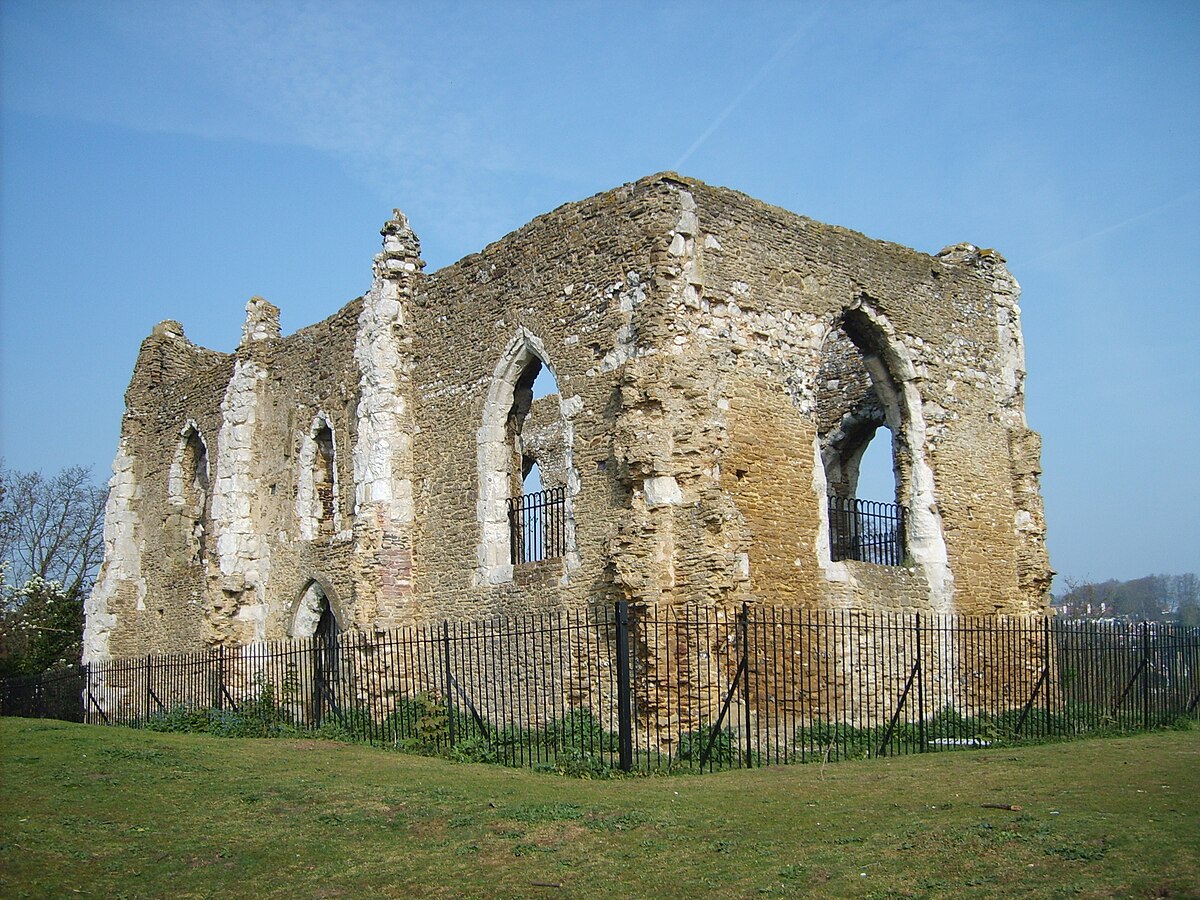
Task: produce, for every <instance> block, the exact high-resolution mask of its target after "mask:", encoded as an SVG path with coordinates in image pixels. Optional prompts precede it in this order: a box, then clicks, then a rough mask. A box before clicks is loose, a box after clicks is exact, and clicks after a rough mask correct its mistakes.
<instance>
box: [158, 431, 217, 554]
mask: <svg viewBox="0 0 1200 900" xmlns="http://www.w3.org/2000/svg"><path fill="white" fill-rule="evenodd" d="M210 494H211V491H210V470H209V462H208V444H207V443H206V442H205V440H204V436H203V434H201V432H200V428H199V426H198V425H197V424H196V422H195V420H193V419H188V421H187V422H185V423H184V426H183V428H181V429H180V431H179V442H178V444H177V445H176V447H175V454H174V456H173V457H172V459H171V467H170V470H169V471H168V474H167V502H168V504H169V505H171V506H173V507H176V508H177V509H178V510H179V517H180V525H181V531H182V536H183V542H184V544H185V545H186V546H187V547H188V550H189V554H190V560H191V562H193V563H203V561H204V559H205V553H206V536H207V533H208V528H209V515H208V503H209V498H210Z"/></svg>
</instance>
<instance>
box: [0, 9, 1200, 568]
mask: <svg viewBox="0 0 1200 900" xmlns="http://www.w3.org/2000/svg"><path fill="white" fill-rule="evenodd" d="M0 28H2V33H0V41H2V45H0V65H2V66H3V70H2V78H0V99H2V107H0V177H2V181H0V303H2V305H0V454H2V455H3V457H4V458H5V460H6V462H7V464H8V465H10V466H12V467H15V468H19V469H33V468H38V469H42V470H45V471H52V470H56V469H58V468H61V467H62V466H64V465H69V464H74V463H80V464H83V465H89V466H92V467H93V469H94V470H95V472H96V474H97V477H98V478H106V477H107V470H108V466H109V464H110V462H111V458H112V455H113V452H114V450H115V448H116V441H117V434H118V428H119V424H120V416H121V411H122V394H123V392H124V389H125V386H126V384H127V382H128V379H129V376H130V373H131V370H132V366H133V361H134V358H135V355H136V353H137V348H138V344H139V342H140V341H141V339H142V338H143V337H145V336H146V335H147V334H148V333H149V331H150V329H151V327H152V326H153V325H154V323H155V322H157V321H160V320H162V319H166V318H173V319H178V320H180V321H182V322H183V324H184V326H185V329H186V331H187V334H188V336H189V337H190V338H191V339H192V340H194V341H196V342H197V343H200V344H203V345H205V346H209V347H214V348H217V349H221V350H230V349H232V348H233V347H234V345H235V344H236V342H237V339H238V335H239V331H240V326H241V321H242V317H243V306H244V304H245V302H246V300H247V299H248V298H249V297H250V296H251V295H254V294H259V295H262V296H265V297H267V298H268V299H269V300H271V301H272V302H274V303H276V304H277V305H279V306H280V307H282V310H283V325H284V329H285V331H292V330H295V329H297V328H299V327H302V326H304V325H306V324H309V323H311V322H314V321H317V320H319V319H321V318H324V317H325V316H326V315H328V314H330V313H331V312H333V311H334V310H336V309H337V308H338V307H340V306H341V305H342V304H343V303H345V302H346V301H348V300H350V299H352V298H353V297H355V296H357V295H359V294H361V293H362V292H363V291H365V290H366V289H367V287H368V286H369V283H370V265H371V257H372V255H373V254H374V253H375V252H376V251H377V249H378V246H379V236H378V228H379V226H380V225H381V224H382V223H383V221H384V220H385V219H386V218H388V216H389V215H390V212H391V209H392V207H393V206H398V207H401V208H402V209H404V211H405V212H406V213H407V214H408V215H409V217H410V219H411V220H412V222H413V225H414V227H415V228H416V230H417V232H418V234H419V235H420V236H421V239H422V242H423V248H424V256H425V258H426V260H427V261H428V262H429V267H430V270H431V271H432V270H433V269H436V268H439V267H440V266H443V265H445V264H447V263H450V262H453V261H454V260H456V259H458V258H460V257H462V256H464V255H465V254H467V253H470V252H472V251H474V250H478V249H480V248H481V247H483V246H484V245H485V244H486V243H488V242H489V241H492V240H495V239H496V238H498V237H500V236H502V235H503V234H505V233H507V232H508V231H510V230H512V229H514V228H516V227H518V226H520V225H521V224H523V223H524V222H526V221H528V220H529V219H530V218H532V217H534V216H536V215H538V214H540V213H542V212H546V211H548V210H550V209H553V208H555V207H556V206H558V205H560V204H562V203H565V202H568V201H571V200H576V199H579V198H582V197H586V196H589V195H591V194H593V193H596V192H597V191H601V190H606V189H608V188H611V187H614V186H616V185H618V184H621V183H623V182H627V181H631V180H634V179H636V178H638V177H641V176H643V175H647V174H650V173H652V172H656V171H660V170H664V169H677V170H678V171H681V172H683V173H684V174H687V175H690V176H694V177H697V178H701V179H703V180H705V181H708V182H709V183H712V184H719V185H725V186H729V187H733V188H736V189H738V190H741V191H744V192H746V193H748V194H750V195H751V196H754V197H758V198H760V199H762V200H765V201H768V202H770V203H774V204H777V205H779V206H782V207H785V208H787V209H790V210H793V211H795V212H798V213H802V214H804V215H808V216H812V217H813V218H816V219H820V220H822V221H826V222H831V223H835V224H839V225H845V226H847V227H849V228H853V229H855V230H858V231H862V232H864V233H866V234H868V235H871V236H872V237H877V238H882V239H886V240H891V241H896V242H898V243H901V244H905V245H908V246H911V247H915V248H917V249H919V250H922V251H926V252H936V251H937V250H939V249H940V248H941V247H943V246H946V245H948V244H952V243H956V242H959V241H970V242H972V243H975V244H978V245H980V246H990V247H995V248H997V249H999V250H1000V251H1001V252H1002V253H1003V254H1004V255H1005V256H1006V257H1007V259H1008V261H1009V266H1010V268H1011V269H1012V271H1013V273H1014V274H1015V275H1016V277H1017V278H1018V280H1019V281H1020V282H1021V284H1022V287H1023V289H1024V294H1023V298H1022V308H1023V311H1024V328H1025V338H1026V346H1027V353H1028V367H1029V381H1028V386H1027V409H1028V415H1029V420H1030V424H1031V425H1032V427H1034V428H1036V429H1037V430H1039V431H1040V432H1041V433H1042V434H1043V436H1044V442H1045V446H1044V457H1043V463H1044V468H1045V475H1044V477H1043V490H1044V494H1045V497H1046V504H1047V513H1048V517H1049V528H1050V551H1051V561H1052V564H1053V565H1054V567H1055V568H1056V569H1058V570H1059V572H1060V573H1061V575H1062V576H1066V577H1071V578H1089V579H1093V580H1102V579H1105V578H1110V577H1114V578H1132V577H1136V576H1140V575H1143V574H1148V573H1151V572H1165V573H1176V572H1184V571H1194V570H1196V569H1200V552H1198V550H1197V548H1198V547H1200V512H1198V510H1200V467H1198V466H1197V465H1196V458H1197V448H1198V447H1200V421H1198V420H1200V415H1198V413H1200V352H1198V351H1200V296H1198V289H1197V275H1196V271H1195V268H1196V266H1195V264H1196V261H1197V260H1198V259H1200V252H1198V251H1200V141H1198V140H1197V139H1198V137H1200V63H1198V62H1197V60H1200V4H1197V3H1195V2H1187V3H1168V2H1145V3H1139V4H1134V3H1132V2H1130V3H1105V2H1090V3H1065V2H1064V3H1036V4H1027V3H996V4H992V3H981V2H974V3H951V4H931V3H881V4H875V3H803V2H798V3H744V4H728V3H705V2H700V0H689V2H683V3H645V4H632V3H617V2H603V3H600V2H597V3H587V2H582V3H571V2H566V3H556V4H551V3H532V4H519V3H512V4H498V3H495V4H469V3H463V4H449V3H445V4H443V3H437V4H435V3H427V4H426V3H422V4H405V3H399V2H394V0H393V2H386V3H378V4H376V3H338V2H323V3H312V4H308V3H283V2H258V3H226V2H220V3H206V2H200V0H192V2H187V3H177V2H172V0H157V2H153V3H140V2H134V0H123V2H120V3H105V2H99V0H89V2H71V0H56V2H46V0H39V2H29V0H5V2H4V3H3V5H2V6H0ZM1061 586H1062V579H1061V578H1060V580H1059V582H1058V587H1059V588H1061Z"/></svg>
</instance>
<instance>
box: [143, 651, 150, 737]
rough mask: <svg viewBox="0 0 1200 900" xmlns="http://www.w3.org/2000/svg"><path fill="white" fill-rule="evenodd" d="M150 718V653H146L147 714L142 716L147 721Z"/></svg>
mask: <svg viewBox="0 0 1200 900" xmlns="http://www.w3.org/2000/svg"><path fill="white" fill-rule="evenodd" d="M149 718H150V654H149V653H147V654H146V714H145V715H144V716H142V721H143V722H145V721H147V720H148V719H149Z"/></svg>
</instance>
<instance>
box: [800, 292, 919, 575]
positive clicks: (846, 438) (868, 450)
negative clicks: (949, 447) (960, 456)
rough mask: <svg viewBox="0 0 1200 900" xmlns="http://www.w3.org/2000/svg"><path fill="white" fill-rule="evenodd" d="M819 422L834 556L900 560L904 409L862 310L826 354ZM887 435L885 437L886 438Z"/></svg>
mask: <svg viewBox="0 0 1200 900" xmlns="http://www.w3.org/2000/svg"><path fill="white" fill-rule="evenodd" d="M817 385H818V391H817V420H818V433H819V441H820V449H821V462H822V465H823V468H824V476H825V485H826V491H827V494H828V504H829V509H828V512H829V550H830V558H831V560H832V561H834V562H837V561H840V560H858V561H860V562H870V563H876V564H879V565H891V566H896V565H901V564H903V562H904V560H905V558H906V548H905V521H904V519H905V512H904V505H903V503H902V502H901V498H902V497H903V496H904V495H905V493H904V490H903V488H904V485H905V482H906V479H907V477H908V474H907V473H908V469H909V468H910V466H909V465H908V457H909V454H907V452H906V448H905V446H904V444H903V442H902V441H901V440H898V439H897V435H899V434H901V433H902V424H903V421H902V420H903V414H902V410H901V404H900V401H899V396H900V392H899V389H898V387H897V386H896V384H895V382H894V380H893V378H892V376H891V373H890V372H889V370H888V367H887V363H886V362H885V360H884V354H883V352H882V347H881V346H879V342H878V340H877V339H876V337H875V335H874V331H873V329H872V328H871V327H870V323H869V321H868V320H866V317H865V316H863V315H862V313H861V312H857V311H855V312H851V313H848V314H847V315H846V316H845V318H844V319H843V320H842V322H841V323H839V325H838V326H837V327H836V328H834V329H833V331H831V332H830V334H829V336H828V337H827V338H826V340H825V345H824V347H823V348H822V353H821V367H820V371H819V375H818V382H817ZM885 438H886V439H885Z"/></svg>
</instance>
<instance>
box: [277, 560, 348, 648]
mask: <svg viewBox="0 0 1200 900" xmlns="http://www.w3.org/2000/svg"><path fill="white" fill-rule="evenodd" d="M326 613H328V615H329V616H330V617H331V618H332V620H333V622H334V625H335V632H336V631H342V630H344V629H345V628H346V626H347V625H348V624H349V622H348V621H347V619H346V615H345V611H344V610H343V608H342V604H341V601H340V599H339V598H338V594H337V592H336V591H335V590H334V588H333V586H332V585H331V584H330V582H329V580H328V579H326V578H325V577H323V576H321V575H312V576H310V577H309V579H308V581H306V582H305V584H304V587H303V588H302V589H301V591H300V593H299V594H298V595H297V597H296V600H295V602H294V603H293V605H292V613H291V617H290V621H289V625H288V636H289V637H291V638H297V639H298V638H311V637H313V636H314V635H315V634H317V632H318V630H319V627H320V625H321V621H322V617H323V616H324V615H325V614H326Z"/></svg>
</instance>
